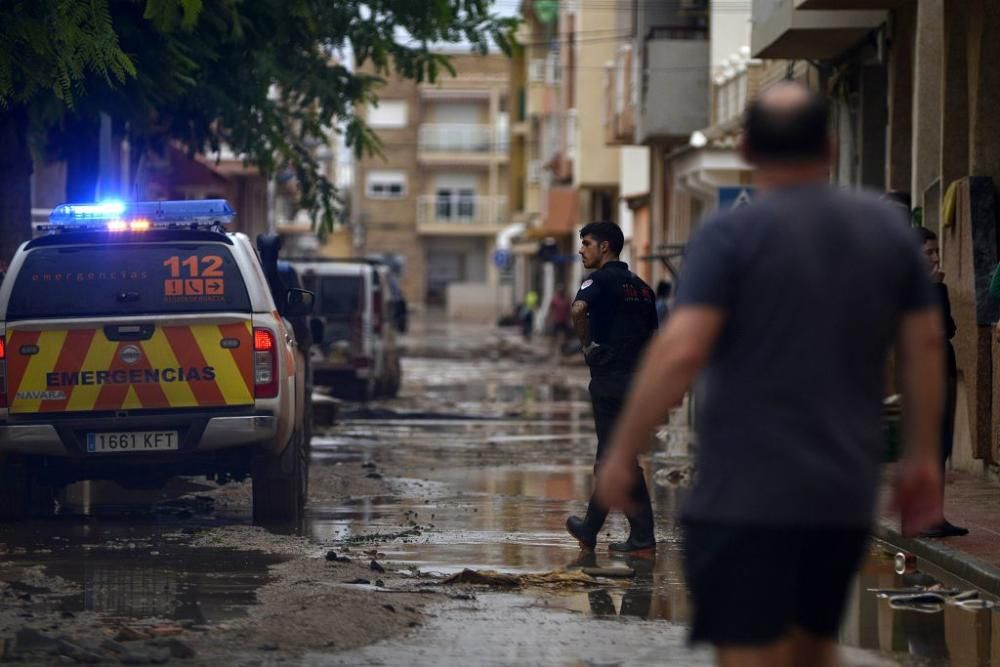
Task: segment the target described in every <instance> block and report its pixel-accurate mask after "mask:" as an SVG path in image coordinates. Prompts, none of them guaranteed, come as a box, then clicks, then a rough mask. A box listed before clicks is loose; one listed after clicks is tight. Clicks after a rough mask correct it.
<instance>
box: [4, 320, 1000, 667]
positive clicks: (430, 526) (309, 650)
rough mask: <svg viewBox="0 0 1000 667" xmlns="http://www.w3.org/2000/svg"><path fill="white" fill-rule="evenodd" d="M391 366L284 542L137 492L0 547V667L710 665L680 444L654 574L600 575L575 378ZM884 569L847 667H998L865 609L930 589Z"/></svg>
mask: <svg viewBox="0 0 1000 667" xmlns="http://www.w3.org/2000/svg"><path fill="white" fill-rule="evenodd" d="M406 347H407V350H408V356H407V357H406V359H405V361H404V386H403V391H402V393H401V395H400V397H399V398H397V399H393V400H387V401H377V402H372V403H368V404H351V403H344V404H341V405H340V409H339V415H338V419H337V423H336V424H335V425H333V426H331V427H323V428H318V429H317V432H316V434H315V436H314V438H313V441H312V469H311V479H310V501H309V506H308V510H307V517H306V520H305V521H304V522H303V523H302V524H301V525H294V526H271V527H267V528H262V527H256V526H253V525H252V524H251V521H250V491H249V484H248V483H243V484H228V485H225V486H223V487H216V486H214V485H213V484H210V483H207V482H204V481H201V480H195V479H185V480H176V481H175V482H174V483H172V484H171V486H170V487H169V488H168V489H166V490H165V491H163V492H155V493H154V492H135V491H133V492H124V491H122V490H121V489H117V488H109V487H107V486H100V485H91V486H89V487H83V488H72V489H70V491H69V492H68V493H67V494H66V496H65V497H64V498H63V499H62V507H61V511H60V513H59V515H58V516H57V517H55V518H53V519H49V520H44V521H37V522H32V523H29V524H24V525H19V526H16V527H10V526H8V527H5V528H3V529H2V533H0V555H2V561H0V641H2V652H0V656H2V659H3V660H9V661H19V662H22V663H28V664H48V663H51V662H57V661H63V662H82V663H91V664H122V663H123V664H153V663H155V664H162V663H170V664H175V663H176V664H204V665H209V664H212V665H217V664H239V665H270V664H305V665H356V664H377V665H470V664H476V665H619V664H621V665H663V664H676V665H702V664H705V665H708V664H711V660H712V655H711V653H710V652H708V651H707V650H704V649H690V648H688V647H687V646H686V625H687V623H688V620H689V618H690V608H689V604H688V602H687V598H686V596H685V592H684V581H683V577H682V570H681V562H680V551H679V543H678V540H679V533H678V531H677V530H676V520H675V516H676V512H677V509H678V507H679V504H680V503H681V502H683V498H684V493H685V488H686V487H685V485H686V483H687V481H688V478H689V474H690V471H689V459H688V455H689V446H688V437H687V434H686V430H685V429H683V428H682V427H675V428H673V429H671V430H668V431H667V432H665V433H664V437H663V442H662V443H661V446H659V447H658V448H657V450H656V451H655V452H654V453H653V455H652V457H651V458H650V459H649V460H647V461H646V462H644V467H645V468H646V470H647V473H648V474H649V475H650V481H651V489H652V492H653V496H654V506H655V509H656V513H657V527H658V539H659V546H658V550H657V552H656V555H655V558H654V557H638V556H636V557H628V558H625V557H622V558H613V557H611V555H610V554H609V553H608V551H607V546H606V545H607V542H608V541H610V540H609V538H614V539H619V538H620V537H623V536H624V535H625V534H626V532H627V525H626V523H625V521H624V518H623V517H622V516H620V515H613V517H612V519H611V520H610V521H609V523H608V525H607V527H606V528H605V530H604V531H603V533H602V536H601V541H600V543H599V546H598V549H597V551H596V552H595V553H589V554H588V553H582V552H581V551H580V549H579V548H578V545H577V544H576V542H575V541H574V540H572V539H571V538H570V537H569V535H567V534H566V532H565V530H564V527H563V526H564V522H565V519H566V516H567V515H569V514H571V513H578V512H580V511H582V509H583V505H584V499H585V498H586V497H587V496H588V495H589V493H590V484H591V473H592V470H591V466H592V457H593V450H594V442H595V441H594V431H593V422H592V417H591V409H590V403H589V398H588V394H587V381H588V378H587V373H586V370H585V369H584V368H583V367H582V366H578V365H573V364H556V363H555V362H553V361H552V360H551V359H550V358H549V356H548V355H547V354H546V353H545V349H544V346H543V345H540V344H538V345H533V346H526V345H523V344H521V343H520V342H519V341H517V340H516V339H515V338H513V336H512V334H507V333H503V334H500V333H497V332H496V331H495V330H493V329H486V328H481V329H476V328H466V327H458V326H455V325H450V326H449V325H444V324H433V323H428V322H417V323H415V327H414V331H413V333H412V334H411V335H410V337H409V340H407V341H406ZM892 557H893V553H891V552H887V551H886V550H884V549H882V548H879V547H878V546H877V545H876V546H873V548H872V551H871V557H870V558H869V562H868V565H867V566H866V569H865V571H864V573H863V575H862V577H861V578H860V579H859V581H858V582H857V583H856V584H855V590H854V594H853V599H852V602H851V608H850V610H849V612H848V616H847V622H846V625H845V627H844V629H843V636H842V642H843V644H844V647H845V656H846V661H847V663H848V664H851V665H895V664H920V665H927V664H931V665H947V664H954V665H966V664H968V665H983V664H987V665H988V664H1000V662H991V656H989V655H988V654H987V655H985V659H984V655H983V653H982V651H980V650H979V649H977V647H976V646H977V645H976V640H975V637H977V636H979V635H981V633H982V632H983V631H984V630H983V628H984V627H985V628H986V630H985V632H986V633H987V634H989V628H990V627H991V623H992V627H1000V625H998V624H997V620H996V619H995V618H994V617H993V615H992V612H991V611H989V610H978V611H976V610H971V611H970V610H967V609H959V608H957V607H956V608H946V609H938V610H937V612H936V613H925V612H928V610H927V609H921V610H916V609H912V608H910V609H904V608H901V609H898V610H894V609H892V608H890V605H889V603H888V601H886V600H883V599H879V598H877V597H876V595H875V593H873V592H871V591H869V589H872V588H901V587H906V586H910V585H913V584H915V583H921V584H924V585H927V584H932V583H934V581H933V580H931V579H929V576H928V575H927V574H923V573H915V572H909V573H907V574H905V575H897V574H896V573H895V571H894V563H893V558H892ZM592 567H599V568H614V570H613V571H611V572H610V573H609V572H606V571H605V572H600V571H599V573H598V576H595V577H590V576H587V575H585V574H583V569H584V568H592ZM622 569H627V570H628V571H627V572H625V573H622V572H618V571H620V570H622ZM469 571H472V572H469ZM608 574H614V575H616V576H606V575H608ZM619 574H627V575H628V576H624V577H620V576H618V575H619ZM937 574H938V575H939V576H940V577H942V579H941V580H942V582H943V583H944V584H945V585H947V586H954V587H961V588H967V587H968V586H967V585H963V584H962V582H956V581H953V580H950V579H948V578H947V577H946V576H944V575H942V574H940V573H937ZM449 578H451V579H449ZM483 582H486V583H483ZM970 637H972V638H973V639H971V640H970V639H969V638H970ZM970 641H971V642H972V643H971V644H970V643H969V642H970Z"/></svg>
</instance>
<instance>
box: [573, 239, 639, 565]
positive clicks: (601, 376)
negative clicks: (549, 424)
mask: <svg viewBox="0 0 1000 667" xmlns="http://www.w3.org/2000/svg"><path fill="white" fill-rule="evenodd" d="M580 239H581V246H580V256H581V257H582V258H583V266H584V268H587V269H593V270H594V272H593V273H591V274H590V277H588V278H587V280H585V281H584V282H583V284H582V285H580V291H579V292H578V293H577V295H576V300H575V301H574V303H573V307H572V319H573V329H574V331H575V332H576V334H577V336H579V337H580V343H581V344H582V345H583V350H584V355H585V356H586V359H587V365H588V366H590V377H591V380H590V398H591V403H592V404H593V406H594V423H595V426H596V430H597V463H596V465H595V466H594V472H595V474H596V473H597V467H598V466H599V465H600V464H601V460H602V458H603V457H604V454H605V450H606V449H607V447H608V445H609V443H610V441H611V430H612V428H613V427H614V423H615V420H617V419H618V413H619V412H621V408H622V404H623V402H624V400H625V393H626V391H627V390H628V386H629V383H630V381H631V379H632V373H633V371H634V370H635V367H636V365H637V364H638V361H639V357H640V355H641V354H642V351H643V348H645V346H646V343H647V342H648V341H649V339H650V338H651V337H652V336H653V334H655V333H656V328H657V318H656V301H655V298H654V295H653V290H652V289H650V287H649V285H647V284H646V283H644V282H643V281H642V280H640V279H639V277H638V276H636V275H635V274H634V273H632V272H631V271H629V268H628V264H626V263H625V262H622V261H619V259H618V255H619V254H620V253H621V251H622V247H623V246H624V245H625V237H624V236H623V234H622V230H621V228H620V227H618V225H616V224H614V223H611V222H592V223H590V224H589V225H586V226H585V227H584V228H583V229H582V230H580ZM635 466H636V472H637V474H636V475H635V483H634V485H633V488H632V492H631V496H630V497H631V501H632V502H631V503H630V506H629V507H628V509H627V511H626V516H627V517H628V522H629V530H630V532H629V537H628V539H627V540H626V541H624V542H615V543H612V544H611V549H612V550H613V551H638V550H642V549H653V548H655V547H656V534H655V530H654V524H653V507H652V504H651V502H650V499H649V489H648V488H647V487H646V478H645V476H644V475H643V472H642V468H641V467H639V462H638V460H636V462H635ZM607 515H608V510H607V508H605V507H601V506H600V505H599V504H598V503H597V502H596V500H595V499H594V498H591V499H590V504H589V505H588V506H587V514H586V515H585V516H584V518H582V519H581V518H579V517H576V516H571V517H569V519H567V520H566V529H567V530H568V531H569V532H570V534H571V535H572V536H573V537H575V538H576V539H577V540H579V541H580V545H581V546H583V547H585V548H588V549H593V548H594V546H595V545H596V544H597V534H598V533H599V532H600V530H601V526H603V525H604V520H605V518H607Z"/></svg>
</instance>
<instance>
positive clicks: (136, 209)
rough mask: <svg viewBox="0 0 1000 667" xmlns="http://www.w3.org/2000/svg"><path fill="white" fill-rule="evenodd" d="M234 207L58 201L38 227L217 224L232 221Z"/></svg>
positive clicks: (208, 202)
mask: <svg viewBox="0 0 1000 667" xmlns="http://www.w3.org/2000/svg"><path fill="white" fill-rule="evenodd" d="M234 215H235V211H233V208H232V207H231V206H230V205H229V202H227V201H226V200H225V199H192V200H178V201H147V202H128V203H124V202H120V201H107V202H101V203H98V204H60V205H59V206H56V207H55V208H54V209H52V212H51V213H50V214H49V224H48V225H38V226H37V227H36V229H38V230H39V231H59V230H63V231H65V230H70V229H73V230H94V229H102V230H104V229H106V230H109V231H124V230H126V229H129V230H131V231H146V230H147V229H170V228H189V229H190V228H201V229H206V228H207V229H211V228H217V227H218V226H219V225H226V224H229V222H231V221H232V219H233V216H234Z"/></svg>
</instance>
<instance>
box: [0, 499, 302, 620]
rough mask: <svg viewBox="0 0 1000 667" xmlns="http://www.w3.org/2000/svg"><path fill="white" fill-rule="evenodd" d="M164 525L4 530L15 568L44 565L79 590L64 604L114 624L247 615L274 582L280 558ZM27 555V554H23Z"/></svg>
mask: <svg viewBox="0 0 1000 667" xmlns="http://www.w3.org/2000/svg"><path fill="white" fill-rule="evenodd" d="M162 528H163V527H158V526H153V525H147V526H135V525H134V524H131V525H129V524H126V523H124V522H120V521H107V522H104V521H94V520H82V521H81V520H75V519H74V520H59V521H47V522H39V523H37V524H27V525H26V526H24V527H22V528H21V529H20V530H19V531H18V532H14V531H6V530H5V531H3V534H0V540H2V542H3V544H4V546H6V547H7V548H9V549H10V550H11V553H12V554H13V555H11V556H8V557H6V559H5V561H4V565H5V567H6V568H9V571H10V572H11V573H14V572H16V571H17V570H18V569H19V568H22V567H33V566H38V565H41V566H42V567H43V568H44V573H45V575H46V576H47V577H58V578H61V579H63V580H65V581H66V582H67V583H69V584H70V585H71V587H72V590H73V592H70V593H68V594H65V595H63V594H58V603H57V606H56V609H57V610H59V611H64V612H74V613H76V612H82V611H88V612H97V613H99V614H101V615H102V618H101V621H102V622H104V623H107V624H110V625H114V624H118V623H122V622H130V621H138V620H142V619H171V620H176V621H190V622H192V623H194V624H197V625H211V624H215V623H219V622H222V621H225V620H229V619H232V618H236V617H241V616H244V615H245V614H246V609H247V607H249V606H250V605H253V604H255V603H256V591H257V589H259V588H260V587H261V586H263V585H265V584H267V583H268V582H269V581H271V578H270V576H269V573H268V568H269V567H270V566H271V565H275V564H277V563H279V562H281V561H282V560H283V559H282V558H281V557H279V556H273V555H268V554H263V553H260V552H253V551H233V550H228V549H191V548H190V547H188V546H186V545H184V544H183V543H182V542H181V541H180V540H179V539H177V538H176V537H175V538H173V539H171V537H170V536H169V535H163V533H162V532H161V531H162ZM18 554H23V556H21V555H18Z"/></svg>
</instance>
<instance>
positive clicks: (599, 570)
mask: <svg viewBox="0 0 1000 667" xmlns="http://www.w3.org/2000/svg"><path fill="white" fill-rule="evenodd" d="M582 570H583V573H584V574H586V575H589V576H591V577H608V578H611V579H630V578H632V577H634V576H635V570H633V569H632V568H630V567H585V568H583V569H582Z"/></svg>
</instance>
